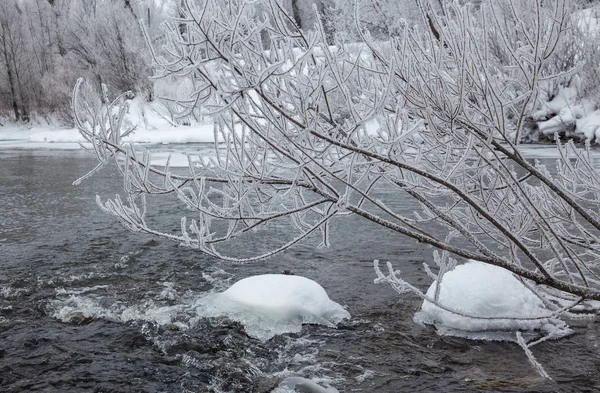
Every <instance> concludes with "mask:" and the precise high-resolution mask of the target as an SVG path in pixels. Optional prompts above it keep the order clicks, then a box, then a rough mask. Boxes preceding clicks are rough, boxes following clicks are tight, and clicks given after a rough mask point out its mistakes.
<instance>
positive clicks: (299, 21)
mask: <svg viewBox="0 0 600 393" xmlns="http://www.w3.org/2000/svg"><path fill="white" fill-rule="evenodd" d="M298 2H299V0H292V17H293V18H294V22H296V25H297V26H298V28H300V29H302V27H304V26H302V16H301V15H300V6H299V5H298Z"/></svg>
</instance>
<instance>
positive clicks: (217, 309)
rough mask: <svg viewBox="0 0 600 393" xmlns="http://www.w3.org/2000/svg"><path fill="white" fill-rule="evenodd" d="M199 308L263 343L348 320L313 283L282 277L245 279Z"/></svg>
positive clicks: (210, 297) (339, 306)
mask: <svg viewBox="0 0 600 393" xmlns="http://www.w3.org/2000/svg"><path fill="white" fill-rule="evenodd" d="M200 307H201V308H202V309H203V310H201V311H200V312H199V314H200V315H202V316H206V317H216V316H226V317H228V318H230V319H232V320H235V321H238V322H240V323H241V324H243V325H244V327H245V329H246V333H247V334H248V335H249V336H251V337H254V338H257V339H259V340H263V341H266V340H268V339H270V338H271V337H273V336H275V335H278V334H283V333H296V332H299V331H300V330H301V329H302V325H303V324H321V325H325V326H329V327H335V326H336V325H337V324H338V323H339V322H340V321H341V320H342V319H346V318H350V313H348V311H346V310H345V309H344V308H343V307H342V306H341V305H339V304H338V303H336V302H334V301H332V300H331V299H329V296H328V295H327V292H325V290H324V289H323V287H321V286H320V285H319V284H317V283H316V282H315V281H313V280H310V279H308V278H305V277H300V276H292V275H284V274H265V275H259V276H252V277H248V278H245V279H243V280H240V281H238V282H237V283H235V284H233V285H232V286H231V287H230V288H229V289H227V290H226V291H225V292H222V293H216V294H213V295H209V296H207V297H206V298H204V299H202V301H201V304H200Z"/></svg>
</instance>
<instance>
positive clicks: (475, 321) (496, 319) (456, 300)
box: [415, 261, 571, 341]
mask: <svg viewBox="0 0 600 393" xmlns="http://www.w3.org/2000/svg"><path fill="white" fill-rule="evenodd" d="M436 286H437V282H435V281H434V282H433V284H431V286H430V287H429V290H428V291H427V297H428V298H430V299H433V298H434V296H435V290H436ZM438 296H439V297H438V301H439V304H440V305H441V306H442V307H444V308H448V309H451V310H455V311H458V312H459V313H460V314H457V313H452V312H450V311H448V310H444V309H443V308H440V307H438V306H437V305H435V304H433V303H432V302H430V301H427V300H425V301H424V302H423V305H422V307H421V311H419V312H418V313H417V314H416V315H415V321H416V322H418V323H424V324H428V325H433V326H435V327H436V329H437V331H438V333H439V334H441V335H450V336H458V337H466V338H471V339H487V340H510V341H514V340H515V334H514V333H515V332H516V331H526V332H530V333H531V332H539V333H542V334H545V335H551V336H552V337H555V338H558V337H563V336H565V335H568V334H570V333H571V330H570V329H569V328H568V326H567V325H566V324H565V322H564V321H562V320H560V319H558V318H557V317H555V316H554V315H553V314H552V311H551V310H549V309H548V308H547V307H546V306H545V305H544V303H543V302H542V300H541V299H540V298H539V297H538V296H537V295H536V294H534V293H533V292H532V291H531V290H529V289H528V288H527V287H526V286H525V285H524V284H523V283H522V282H521V281H519V280H518V279H517V278H516V277H515V276H514V275H513V274H512V273H511V272H509V271H508V270H505V269H503V268H500V267H497V266H493V265H489V264H485V263H482V262H476V261H469V262H467V263H465V264H463V265H459V266H457V267H456V268H454V270H452V271H450V272H448V273H446V274H445V275H444V276H443V278H442V283H441V285H440V288H439V295H438Z"/></svg>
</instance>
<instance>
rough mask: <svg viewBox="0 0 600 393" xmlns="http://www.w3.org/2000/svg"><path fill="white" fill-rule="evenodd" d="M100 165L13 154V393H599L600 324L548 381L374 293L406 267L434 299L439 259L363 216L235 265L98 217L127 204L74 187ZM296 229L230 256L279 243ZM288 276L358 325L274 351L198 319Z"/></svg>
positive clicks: (5, 342)
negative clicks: (387, 271) (293, 378)
mask: <svg viewBox="0 0 600 393" xmlns="http://www.w3.org/2000/svg"><path fill="white" fill-rule="evenodd" d="M187 148H190V146H187ZM202 149H203V150H202V155H207V154H211V153H210V149H209V148H202ZM553 161H554V160H553V159H549V160H548V161H547V162H548V164H549V165H552V162H553ZM94 165H95V162H94V157H93V156H91V155H88V154H85V153H82V152H71V151H70V152H60V151H41V152H40V151H38V152H35V151H0V204H1V206H2V213H1V220H0V272H1V273H0V343H1V345H0V391H5V392H35V391H44V392H49V391H56V392H63V391H69V392H74V391H82V392H84V391H119V392H125V391H136V392H138V391H139V392H161V391H166V392H177V391H182V392H187V391H191V392H206V391H215V392H216V391H222V392H268V391H270V390H271V389H272V388H273V387H274V386H275V385H276V384H277V382H278V381H279V380H281V379H283V378H285V377H286V376H289V375H299V376H303V377H308V378H312V379H314V380H316V381H325V382H328V383H331V384H332V385H333V386H335V387H336V388H337V389H339V390H340V391H341V392H349V391H364V392H402V391H406V392H417V391H444V392H448V391H548V392H549V391H586V390H587V391H594V389H599V388H600V374H599V371H598V370H600V357H599V356H598V333H599V332H600V329H599V326H600V325H599V324H598V322H595V321H582V322H581V326H579V327H577V326H576V327H575V329H576V331H577V334H575V335H573V336H572V337H569V338H567V339H564V340H561V341H558V342H552V343H544V344H541V345H539V346H536V347H535V354H536V356H537V358H538V360H540V361H541V362H542V363H543V364H544V365H546V369H547V371H548V372H549V373H550V374H551V375H552V376H553V377H554V378H555V381H556V382H550V381H544V380H541V379H540V378H539V377H538V375H537V373H536V372H535V371H534V370H533V369H532V367H531V366H530V365H529V363H528V361H527V359H526V357H525V355H524V354H523V353H522V351H521V350H520V349H519V348H518V347H517V346H516V345H514V344H509V343H486V342H478V341H467V340H463V339H457V338H448V337H438V336H437V335H436V334H435V332H433V330H432V329H430V328H428V327H422V326H419V325H417V324H415V323H414V322H412V315H413V314H414V312H415V311H416V310H417V309H418V308H419V304H420V302H419V300H418V299H416V298H414V297H413V296H410V295H407V296H406V297H403V298H398V296H397V294H396V293H395V292H393V290H392V289H391V288H389V287H387V286H376V285H374V284H373V279H374V273H373V268H372V260H373V259H380V260H382V261H387V260H389V261H392V262H394V263H395V265H396V266H397V267H398V268H400V269H401V270H402V272H403V274H404V275H405V277H407V278H409V279H410V280H412V282H414V283H416V284H417V285H419V286H421V287H423V288H426V287H427V286H428V284H429V281H428V279H427V278H426V276H425V274H424V272H423V270H422V262H423V261H426V260H429V259H430V257H431V249H429V248H423V247H420V246H419V245H418V244H417V243H416V242H414V241H413V240H409V239H406V238H402V237H399V236H397V235H395V234H393V233H391V232H389V231H385V230H382V229H381V228H379V227H377V226H375V225H372V224H368V223H365V222H363V221H361V220H360V219H358V218H355V217H354V218H353V217H349V218H347V219H345V220H337V221H335V223H334V224H335V225H334V231H333V235H332V238H331V240H332V247H331V248H329V249H324V250H316V249H315V248H314V246H315V244H316V242H313V244H302V245H299V246H297V247H295V248H294V249H292V250H290V251H289V252H287V253H285V254H283V255H280V256H277V257H276V258H273V259H271V260H267V261H263V262H260V263H254V264H248V265H229V264H226V263H223V262H220V261H218V260H215V259H213V258H209V257H206V256H204V255H202V254H199V253H197V252H195V251H193V250H188V249H185V248H182V247H179V246H178V245H177V244H173V243H168V242H166V241H162V240H157V239H152V238H151V237H147V236H138V235H133V234H130V233H128V232H126V231H125V230H124V229H123V228H122V226H121V225H120V224H119V223H118V222H116V221H115V219H113V218H112V217H109V216H106V215H104V214H102V213H101V212H100V211H99V209H98V208H97V206H96V204H95V199H94V197H95V195H96V194H99V195H101V196H103V197H109V196H111V195H114V193H117V192H120V187H121V186H122V184H121V182H120V181H118V179H116V180H111V179H110V175H111V169H110V168H106V169H104V170H102V171H101V172H100V173H99V174H98V175H97V176H96V177H95V180H94V181H86V182H84V183H83V184H82V185H81V186H79V187H73V186H71V183H72V182H73V180H74V179H76V178H78V177H79V176H81V175H83V174H84V173H86V172H87V170H89V169H90V168H92V167H93V166H94ZM157 203H160V204H161V205H160V206H159V207H160V209H159V215H158V217H156V218H155V219H156V220H158V221H159V222H164V224H165V226H166V227H172V228H173V230H176V229H177V228H178V220H177V218H174V219H173V217H171V214H172V213H173V212H174V211H175V208H176V204H177V201H176V200H175V199H167V200H164V201H161V202H157ZM395 203H397V204H398V206H400V207H403V206H404V208H406V209H407V210H408V211H410V210H413V209H414V208H415V205H414V204H412V202H410V201H408V200H406V198H396V200H395ZM283 231H285V226H279V227H277V226H276V227H273V228H271V229H270V232H263V233H261V234H260V242H257V241H253V240H254V239H252V240H251V241H248V242H246V243H244V242H242V243H237V244H236V245H235V247H237V248H238V249H232V250H230V251H231V252H232V253H236V252H241V251H245V250H246V249H247V248H250V247H254V248H256V249H260V247H262V246H264V244H265V243H276V242H278V241H279V238H280V236H281V235H282V233H281V232H283ZM261 242H262V243H261ZM283 270H290V271H292V272H294V273H296V274H300V275H303V276H306V277H308V278H311V279H314V280H315V281H317V282H319V283H320V284H321V285H322V286H323V287H324V288H325V289H326V290H327V292H328V293H329V296H330V298H331V299H333V300H335V301H336V302H338V303H340V304H342V305H345V306H347V308H348V310H349V311H350V313H351V314H352V316H353V318H352V320H350V321H348V322H345V323H343V324H342V325H341V326H340V328H339V329H337V330H334V329H328V328H325V327H322V326H306V327H305V328H304V329H303V331H302V332H301V333H299V334H292V335H283V336H278V337H275V338H273V339H272V340H269V341H268V342H266V343H261V342H259V341H257V340H253V339H250V338H248V337H247V336H246V335H245V334H244V331H243V329H242V327H241V326H240V325H239V324H237V323H234V322H232V321H229V320H227V319H224V318H217V319H208V320H207V319H202V318H198V316H197V314H196V313H195V309H194V304H195V303H194V302H195V299H197V298H198V296H200V295H201V294H202V293H205V292H207V291H214V290H223V289H224V288H227V287H228V286H229V285H231V283H233V282H235V281H237V280H239V279H241V278H243V277H247V276H249V275H253V274H263V273H276V272H281V271H283ZM587 325H589V326H587Z"/></svg>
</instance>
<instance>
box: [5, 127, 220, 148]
mask: <svg viewBox="0 0 600 393" xmlns="http://www.w3.org/2000/svg"><path fill="white" fill-rule="evenodd" d="M213 129H214V127H213V125H212V124H202V125H196V126H189V127H187V126H180V127H169V128H162V129H144V128H139V129H137V130H136V131H134V132H133V133H132V134H131V135H129V136H127V137H126V138H124V141H125V142H129V143H148V144H167V143H211V142H213V141H214V139H215V138H214V132H213ZM81 142H84V139H83V137H82V136H81V135H80V134H79V131H77V129H52V128H41V127H33V128H23V127H0V148H23V149H27V148H33V149H39V148H47V149H68V148H79V143H81Z"/></svg>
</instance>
